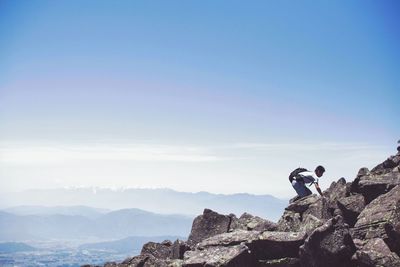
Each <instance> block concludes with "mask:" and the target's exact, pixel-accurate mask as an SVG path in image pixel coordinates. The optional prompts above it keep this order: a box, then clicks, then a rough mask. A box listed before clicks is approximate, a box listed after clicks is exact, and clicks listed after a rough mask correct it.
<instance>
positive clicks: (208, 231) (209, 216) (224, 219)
mask: <svg viewBox="0 0 400 267" xmlns="http://www.w3.org/2000/svg"><path fill="white" fill-rule="evenodd" d="M231 221H232V218H231V217H230V216H226V215H221V214H218V213H217V212H215V211H212V210H210V209H204V211H203V215H200V216H197V217H196V218H195V219H194V221H193V224H192V230H191V232H190V235H189V238H188V240H187V244H188V245H189V246H191V247H194V246H195V245H196V244H197V243H199V242H201V241H202V240H204V239H206V238H208V237H211V236H215V235H218V234H222V233H226V232H228V231H229V229H230V225H231Z"/></svg>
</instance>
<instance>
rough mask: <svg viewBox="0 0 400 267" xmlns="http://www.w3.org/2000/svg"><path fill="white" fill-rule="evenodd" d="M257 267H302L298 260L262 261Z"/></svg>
mask: <svg viewBox="0 0 400 267" xmlns="http://www.w3.org/2000/svg"><path fill="white" fill-rule="evenodd" d="M257 267H300V260H299V259H298V258H282V259H276V260H261V261H258V265H257Z"/></svg>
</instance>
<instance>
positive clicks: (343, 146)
mask: <svg viewBox="0 0 400 267" xmlns="http://www.w3.org/2000/svg"><path fill="white" fill-rule="evenodd" d="M231 148H233V149H249V150H263V151H268V150H270V151H274V150H280V151H290V150H296V151H299V150H301V151H312V150H330V151H354V150H374V149H381V148H382V147H380V146H372V145H367V144H361V143H330V142H321V143H319V142H316V143H236V144H233V145H232V146H231Z"/></svg>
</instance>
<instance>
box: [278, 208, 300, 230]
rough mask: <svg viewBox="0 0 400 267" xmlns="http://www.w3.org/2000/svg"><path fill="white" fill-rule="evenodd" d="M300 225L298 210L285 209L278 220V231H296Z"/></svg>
mask: <svg viewBox="0 0 400 267" xmlns="http://www.w3.org/2000/svg"><path fill="white" fill-rule="evenodd" d="M301 226H302V215H301V214H300V213H298V212H295V211H291V210H285V211H284V213H283V215H282V217H281V218H280V219H279V221H278V229H277V230H278V231H281V232H298V231H300V228H301Z"/></svg>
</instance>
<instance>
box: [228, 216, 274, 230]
mask: <svg viewBox="0 0 400 267" xmlns="http://www.w3.org/2000/svg"><path fill="white" fill-rule="evenodd" d="M231 218H236V217H233V216H232V215H231ZM277 228H278V225H277V224H276V223H274V222H271V221H269V220H266V219H263V218H260V217H258V216H253V215H251V214H249V213H246V212H245V213H243V214H242V216H240V218H239V219H236V220H232V223H231V229H230V231H235V230H238V229H240V230H247V231H252V230H256V231H275V230H277Z"/></svg>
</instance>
